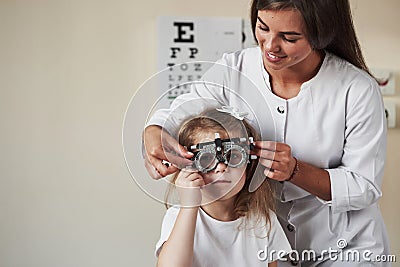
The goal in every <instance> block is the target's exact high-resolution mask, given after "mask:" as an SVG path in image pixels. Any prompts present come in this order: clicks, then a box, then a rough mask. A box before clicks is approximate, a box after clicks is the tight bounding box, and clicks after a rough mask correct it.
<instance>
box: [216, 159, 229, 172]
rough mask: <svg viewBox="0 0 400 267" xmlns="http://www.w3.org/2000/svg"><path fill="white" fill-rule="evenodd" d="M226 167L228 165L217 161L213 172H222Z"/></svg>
mask: <svg viewBox="0 0 400 267" xmlns="http://www.w3.org/2000/svg"><path fill="white" fill-rule="evenodd" d="M227 167H228V166H227V165H226V164H225V163H223V162H219V163H218V164H217V167H216V168H215V172H216V173H218V172H220V173H224V172H225V170H226V168H227Z"/></svg>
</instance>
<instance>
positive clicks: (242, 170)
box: [156, 110, 291, 267]
mask: <svg viewBox="0 0 400 267" xmlns="http://www.w3.org/2000/svg"><path fill="white" fill-rule="evenodd" d="M237 114H238V113H236V114H233V115H235V117H234V116H233V115H232V114H229V113H225V112H221V111H219V110H209V111H207V112H205V113H203V114H202V115H200V116H197V117H195V118H192V119H190V120H188V121H187V122H186V123H184V124H183V125H182V127H181V129H180V132H179V142H180V144H182V145H183V146H186V147H187V148H188V149H189V150H191V151H192V152H193V153H194V155H195V156H194V157H193V159H192V160H193V166H192V167H190V168H185V169H182V170H181V171H180V172H179V173H178V174H176V175H175V176H174V179H173V182H174V184H175V188H176V189H177V191H178V195H179V201H180V207H177V206H173V207H170V208H169V209H168V210H167V212H166V215H165V217H164V220H163V224H162V229H161V237H160V240H159V241H158V243H157V245H156V256H158V263H157V266H173V267H179V266H182V267H183V266H184V267H187V266H193V267H196V266H199V267H200V266H201V267H204V266H213V267H215V266H229V267H231V266H239V267H242V266H246V267H252V266H266V265H267V263H268V266H276V260H277V259H280V258H283V257H284V256H285V255H286V254H287V253H288V252H290V251H291V247H290V245H289V242H288V240H287V238H286V236H285V234H284V232H283V230H282V228H281V226H280V224H279V222H278V220H277V217H276V215H275V213H274V212H273V210H274V204H273V203H274V198H273V193H272V190H271V188H270V186H269V183H268V181H267V180H264V182H263V183H262V184H261V186H259V187H258V188H257V190H255V191H253V192H249V184H250V182H251V180H252V178H253V177H255V175H257V174H260V175H263V174H262V172H258V169H257V168H256V167H257V164H258V160H256V159H251V158H252V156H251V155H250V148H251V142H252V138H251V137H255V134H256V133H255V131H254V129H253V128H251V127H250V126H249V125H248V124H247V122H246V121H244V120H243V117H238V116H237ZM239 115H240V116H242V115H243V114H239ZM264 178H265V175H264V176H263V178H262V179H264Z"/></svg>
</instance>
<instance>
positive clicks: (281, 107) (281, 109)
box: [276, 106, 285, 114]
mask: <svg viewBox="0 0 400 267" xmlns="http://www.w3.org/2000/svg"><path fill="white" fill-rule="evenodd" d="M276 110H277V111H278V112H279V113H280V114H283V113H285V108H284V107H283V106H279V107H277V108H276Z"/></svg>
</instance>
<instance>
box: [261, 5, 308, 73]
mask: <svg viewBox="0 0 400 267" xmlns="http://www.w3.org/2000/svg"><path fill="white" fill-rule="evenodd" d="M255 34H256V38H257V41H258V44H259V46H260V48H261V50H262V52H263V62H264V67H265V69H266V70H268V71H271V70H275V71H277V70H285V69H292V70H296V69H297V68H301V66H302V64H307V59H309V58H311V56H313V55H315V50H313V49H312V47H311V45H310V43H309V42H308V40H307V38H306V32H305V26H304V20H303V17H302V16H301V14H300V12H299V11H297V10H280V11H273V10H259V11H258V18H257V24H256V29H255Z"/></svg>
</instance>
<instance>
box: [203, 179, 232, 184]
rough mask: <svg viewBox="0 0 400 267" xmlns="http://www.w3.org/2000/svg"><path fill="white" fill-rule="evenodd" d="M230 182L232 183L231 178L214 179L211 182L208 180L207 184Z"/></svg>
mask: <svg viewBox="0 0 400 267" xmlns="http://www.w3.org/2000/svg"><path fill="white" fill-rule="evenodd" d="M230 183H232V181H229V180H218V179H217V180H214V181H209V182H206V185H209V184H230Z"/></svg>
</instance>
